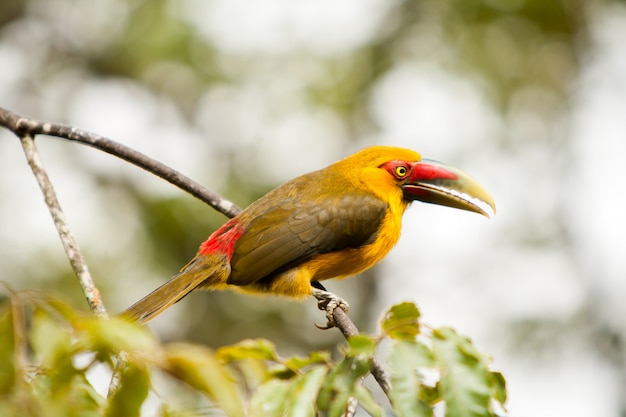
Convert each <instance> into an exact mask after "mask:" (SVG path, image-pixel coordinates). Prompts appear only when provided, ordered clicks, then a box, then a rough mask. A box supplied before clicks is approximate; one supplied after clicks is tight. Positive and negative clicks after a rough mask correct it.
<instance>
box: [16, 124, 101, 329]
mask: <svg viewBox="0 0 626 417" xmlns="http://www.w3.org/2000/svg"><path fill="white" fill-rule="evenodd" d="M21 141H22V147H23V148H24V154H25V155H26V160H27V161H28V165H29V166H30V169H31V170H32V171H33V174H34V175H35V178H36V179H37V183H38V184H39V188H41V192H42V193H43V196H44V200H45V202H46V205H47V206H48V210H50V214H51V215H52V220H53V221H54V225H55V226H56V228H57V232H58V233H59V237H60V238H61V242H62V243H63V248H64V249H65V253H66V254H67V258H68V259H69V261H70V265H72V269H73V270H74V273H75V274H76V277H77V278H78V282H79V283H80V286H81V288H82V289H83V293H84V294H85V297H86V298H87V303H88V304H89V308H90V309H91V311H92V312H93V313H94V314H95V315H97V316H98V317H108V316H107V312H106V309H105V308H104V304H102V298H101V297H100V291H98V288H96V286H95V284H94V282H93V279H92V278H91V274H90V273H89V268H88V267H87V263H86V262H85V259H84V258H83V256H82V255H81V253H80V250H79V249H78V245H77V244H76V240H75V239H74V236H73V235H72V232H71V231H70V228H69V225H68V224H67V221H66V220H65V215H64V214H63V210H62V209H61V205H60V204H59V200H58V199H57V197H56V193H55V192H54V187H53V186H52V183H51V182H50V178H49V177H48V174H47V172H46V170H45V168H44V166H43V163H42V161H41V158H40V157H39V153H38V152H37V147H36V146H35V140H34V139H33V137H32V136H31V135H30V134H29V133H26V134H24V135H23V136H22V137H21Z"/></svg>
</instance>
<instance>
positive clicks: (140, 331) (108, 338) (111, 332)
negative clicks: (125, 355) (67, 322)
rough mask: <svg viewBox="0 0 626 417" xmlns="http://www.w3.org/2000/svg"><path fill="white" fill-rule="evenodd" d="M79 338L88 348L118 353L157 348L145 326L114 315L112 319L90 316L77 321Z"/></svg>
mask: <svg viewBox="0 0 626 417" xmlns="http://www.w3.org/2000/svg"><path fill="white" fill-rule="evenodd" d="M75 326H76V329H77V331H78V333H79V340H80V341H81V343H82V344H83V345H84V347H85V348H86V349H88V350H93V351H96V352H104V353H107V354H117V353H119V352H120V351H124V352H129V353H131V352H136V351H142V352H143V351H147V350H153V349H155V348H156V346H157V343H156V340H155V339H154V337H153V336H152V334H150V332H149V330H148V329H147V328H146V327H145V326H139V325H138V324H136V323H132V322H129V321H128V320H125V319H122V318H118V317H114V318H111V319H110V320H107V319H102V318H97V317H89V318H83V319H79V320H77V321H76V323H75Z"/></svg>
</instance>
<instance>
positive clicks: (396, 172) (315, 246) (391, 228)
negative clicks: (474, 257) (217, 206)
mask: <svg viewBox="0 0 626 417" xmlns="http://www.w3.org/2000/svg"><path fill="white" fill-rule="evenodd" d="M413 200H420V201H425V202H434V203H437V204H442V205H448V206H452V207H456V208H462V209H466V210H471V211H476V212H479V213H482V214H486V212H485V210H484V206H485V205H486V206H491V207H492V208H493V207H494V206H493V202H492V200H491V197H489V195H488V194H487V193H486V192H485V191H484V190H483V189H482V188H481V187H480V186H479V185H478V184H477V183H476V182H474V181H473V180H472V179H471V178H470V177H469V176H467V174H464V173H462V172H461V171H459V170H457V169H454V168H450V167H445V166H443V165H441V164H439V163H435V162H434V161H423V160H422V159H421V156H420V155H419V154H418V153H416V152H414V151H411V150H407V149H401V148H392V147H380V146H377V147H371V148H367V149H364V150H362V151H360V152H357V153H356V154H353V155H351V156H349V157H347V158H345V159H343V160H341V161H339V162H336V163H335V164H332V165H330V166H328V167H326V168H324V169H321V170H319V171H314V172H311V173H309V174H305V175H303V176H300V177H298V178H295V179H293V180H291V181H289V182H287V183H285V184H283V185H282V186H280V187H278V188H276V189H274V190H272V191H270V192H269V193H268V194H266V195H265V196H263V197H262V198H260V199H259V200H257V201H256V202H254V203H253V204H251V205H250V206H249V207H248V208H246V209H245V210H244V211H243V212H241V213H240V214H239V215H237V216H236V217H234V218H233V219H231V220H229V221H228V222H227V223H226V224H225V225H224V226H222V227H221V228H220V229H218V230H217V231H216V232H215V233H213V234H212V235H211V236H210V237H209V239H207V241H206V242H204V243H203V244H202V245H201V247H200V250H199V251H198V254H197V255H196V257H195V258H194V259H192V261H191V262H189V264H187V265H186V266H185V267H184V268H183V269H182V270H181V272H180V273H179V274H178V275H176V276H175V277H174V278H172V279H171V280H170V281H169V282H167V283H166V284H164V285H163V286H161V287H160V288H158V289H157V290H155V291H154V292H152V293H151V294H149V295H148V296H146V297H145V298H144V299H142V300H140V301H139V302H137V303H136V304H135V305H133V306H132V307H130V308H129V309H128V310H127V311H126V312H125V313H124V315H126V316H128V317H130V318H132V319H135V320H139V321H147V320H149V319H151V318H152V317H154V316H155V315H157V314H159V313H160V312H161V311H163V310H164V309H166V308H167V307H169V306H170V305H171V304H173V303H175V302H176V301H178V300H180V299H181V298H182V297H184V295H186V294H187V293H189V292H190V291H192V290H194V289H196V288H199V289H224V288H234V289H239V290H242V291H245V292H254V293H261V294H273V295H281V296H286V297H293V298H303V297H306V296H309V295H311V294H312V286H311V285H312V284H311V283H312V282H319V281H323V280H326V279H330V278H344V277H347V276H351V275H355V274H358V273H359V272H362V271H364V270H366V269H368V268H370V267H372V266H373V265H374V264H376V263H377V262H379V261H380V260H381V259H382V258H384V257H385V255H386V254H387V253H388V252H389V250H391V248H392V247H393V246H394V245H395V244H396V242H397V241H398V238H399V236H400V230H401V223H402V215H403V214H404V211H405V209H406V208H407V206H408V205H409V204H410V203H411V201H413ZM481 202H482V203H484V204H483V205H482V206H481V204H480V203H481Z"/></svg>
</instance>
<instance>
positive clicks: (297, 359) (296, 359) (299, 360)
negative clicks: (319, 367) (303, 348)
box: [285, 351, 330, 370]
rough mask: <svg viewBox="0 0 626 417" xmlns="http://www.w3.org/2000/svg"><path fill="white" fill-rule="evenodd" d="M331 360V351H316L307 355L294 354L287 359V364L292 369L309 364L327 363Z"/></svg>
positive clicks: (301, 367) (298, 368) (299, 368)
mask: <svg viewBox="0 0 626 417" xmlns="http://www.w3.org/2000/svg"><path fill="white" fill-rule="evenodd" d="M328 362H330V353H328V352H321V351H315V352H311V354H310V355H309V356H307V357H303V356H292V357H291V358H289V359H287V360H286V361H285V366H287V367H288V368H289V369H292V370H301V369H303V368H306V367H307V366H311V365H316V364H326V363H328Z"/></svg>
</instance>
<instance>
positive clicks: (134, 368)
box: [105, 362, 150, 417]
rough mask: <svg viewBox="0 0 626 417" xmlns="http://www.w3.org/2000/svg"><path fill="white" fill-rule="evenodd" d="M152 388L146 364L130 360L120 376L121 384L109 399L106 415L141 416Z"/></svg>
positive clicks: (108, 416)
mask: <svg viewBox="0 0 626 417" xmlns="http://www.w3.org/2000/svg"><path fill="white" fill-rule="evenodd" d="M149 390H150V373H149V372H148V369H147V368H145V367H144V366H138V365H137V364H135V363H133V362H129V363H128V364H127V365H126V367H125V368H124V370H123V371H122V375H121V377H120V386H119V387H118V389H117V391H115V394H114V395H113V397H112V398H111V399H110V400H109V404H108V407H107V409H106V413H105V416H106V417H117V416H125V417H126V416H127V417H133V416H139V415H140V411H141V405H142V404H143V402H144V401H145V399H146V397H147V396H148V391H149Z"/></svg>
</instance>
